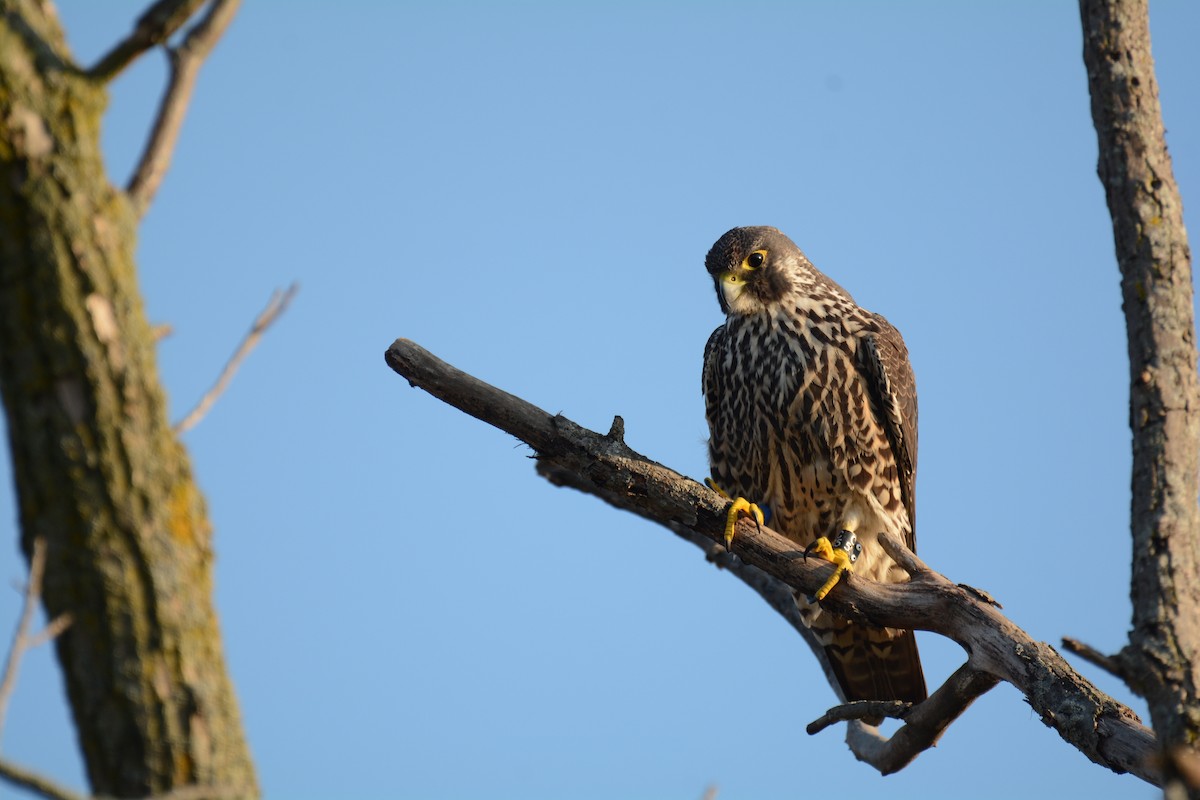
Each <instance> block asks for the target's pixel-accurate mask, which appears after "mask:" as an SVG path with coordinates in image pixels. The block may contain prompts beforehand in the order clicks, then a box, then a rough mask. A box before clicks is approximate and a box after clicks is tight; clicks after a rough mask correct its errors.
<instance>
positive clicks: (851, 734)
mask: <svg viewBox="0 0 1200 800" xmlns="http://www.w3.org/2000/svg"><path fill="white" fill-rule="evenodd" d="M998 682H999V679H998V678H997V677H996V676H994V675H989V674H987V673H985V672H981V671H979V670H977V669H975V668H974V667H972V666H971V664H970V661H968V662H967V663H966V664H964V665H962V666H961V667H959V668H958V669H957V670H955V671H954V673H953V674H952V675H951V676H950V677H949V678H947V679H946V682H945V683H943V684H942V685H941V686H940V687H938V689H937V691H935V692H934V693H933V694H931V695H930V696H929V698H928V699H927V700H925V701H924V702H921V703H918V704H916V705H915V706H912V707H911V708H909V709H907V710H905V711H904V712H903V715H902V717H901V718H902V719H903V720H904V725H903V726H902V727H901V728H900V729H899V730H897V731H896V732H895V733H894V734H892V736H891V738H890V739H887V738H884V737H883V736H881V735H879V733H878V732H877V731H876V730H874V729H873V728H870V727H867V726H864V725H852V726H850V727H849V729H848V730H847V731H846V744H848V745H849V746H850V749H851V750H852V751H853V752H854V755H855V756H856V757H857V758H858V760H859V761H865V762H866V763H868V764H870V765H871V766H873V767H875V769H877V770H879V772H880V774H882V775H890V774H892V773H893V772H899V771H900V770H902V769H904V768H905V767H907V766H908V765H909V764H911V763H912V761H913V760H914V759H915V758H916V757H917V756H919V755H920V754H921V753H923V752H925V751H926V750H928V749H929V748H931V747H933V746H934V745H935V744H937V742H938V739H940V738H942V734H943V733H944V732H945V731H946V728H948V727H950V723H952V722H954V720H956V719H958V718H959V717H960V716H962V714H963V712H964V711H966V710H967V708H969V707H970V705H971V704H972V703H973V702H975V699H976V698H977V697H979V696H980V695H982V694H984V693H986V692H988V691H990V690H991V689H992V687H994V686H995V685H996V684H997V683H998ZM846 708H847V707H846V706H840V707H839V708H835V709H831V710H830V711H829V712H828V713H827V714H826V715H825V717H828V716H830V715H831V714H838V713H842V714H848V713H850V710H849V709H848V710H847V711H841V710H840V709H846ZM882 713H885V715H887V714H886V712H882ZM825 717H822V718H821V719H820V720H817V722H814V723H812V725H809V731H808V732H809V733H816V731H814V730H813V726H815V725H817V723H818V722H821V721H822V720H824V719H825ZM856 717H857V718H859V719H861V717H860V716H857V715H856ZM826 724H828V723H826Z"/></svg>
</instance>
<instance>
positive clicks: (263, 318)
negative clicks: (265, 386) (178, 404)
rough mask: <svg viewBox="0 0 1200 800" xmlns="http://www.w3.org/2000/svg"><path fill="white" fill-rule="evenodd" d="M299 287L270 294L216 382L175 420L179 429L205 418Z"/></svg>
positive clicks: (186, 428)
mask: <svg viewBox="0 0 1200 800" xmlns="http://www.w3.org/2000/svg"><path fill="white" fill-rule="evenodd" d="M299 290H300V285H299V284H296V283H293V284H292V285H291V286H289V287H288V288H287V290H286V291H283V292H281V291H279V290H278V289H276V290H275V291H274V292H273V293H272V294H271V299H270V300H268V301H267V307H266V308H264V309H263V310H262V312H261V313H260V314H259V315H258V316H257V317H256V318H255V320H254V324H253V325H251V326H250V330H249V331H248V332H247V333H246V336H245V337H244V338H243V339H242V341H241V343H240V344H239V345H238V347H237V349H236V350H234V351H233V355H232V356H230V357H229V361H227V362H225V368H224V369H222V370H221V374H220V375H218V376H217V381H216V383H214V384H213V385H212V388H211V389H209V390H208V391H207V392H205V393H204V396H203V397H201V398H200V400H199V402H197V403H196V405H195V407H194V408H192V410H191V411H189V412H188V413H187V416H185V417H184V418H183V419H181V420H180V421H179V422H177V423H176V424H175V432H176V433H186V432H187V431H190V430H191V429H192V428H194V427H195V426H196V423H198V422H199V421H200V420H202V419H204V415H205V414H207V413H208V410H209V409H210V408H212V405H213V403H215V402H217V398H219V397H220V396H221V395H222V394H224V393H225V389H227V388H228V387H229V382H230V381H231V380H233V375H234V373H235V372H237V371H238V367H240V366H241V364H242V361H243V360H244V359H245V358H246V356H248V355H250V351H251V350H253V349H254V348H255V347H256V346H257V345H258V341H259V339H261V338H262V335H263V334H264V333H265V332H266V330H267V328H269V327H271V325H272V324H274V322H275V320H277V319H279V317H280V316H281V315H282V314H283V312H284V311H287V307H288V306H289V305H290V304H291V302H292V298H293V297H295V296H296V292H298V291H299Z"/></svg>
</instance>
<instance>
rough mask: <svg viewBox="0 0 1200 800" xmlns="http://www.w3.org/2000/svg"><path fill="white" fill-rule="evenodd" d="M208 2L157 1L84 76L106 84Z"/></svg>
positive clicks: (164, 39) (201, 0) (187, 0)
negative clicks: (130, 30) (131, 29)
mask: <svg viewBox="0 0 1200 800" xmlns="http://www.w3.org/2000/svg"><path fill="white" fill-rule="evenodd" d="M207 2H208V0H158V2H157V3H155V4H154V5H152V6H150V8H148V9H146V11H145V12H144V13H143V14H142V16H140V17H138V21H137V23H136V24H135V25H134V27H133V31H132V32H131V33H130V34H129V35H128V36H126V37H125V38H124V39H122V40H121V41H120V42H118V43H117V44H116V45H115V46H114V47H113V48H112V49H111V50H109V51H108V52H107V53H105V54H104V56H103V57H101V59H100V60H99V61H98V62H96V65H95V66H94V67H92V68H91V69H90V70H88V75H90V76H91V77H93V78H96V79H97V80H101V81H110V80H112V79H113V78H115V77H116V76H117V75H119V74H120V73H121V71H122V70H124V69H125V68H126V67H127V66H129V65H130V64H132V63H133V61H134V59H136V58H137V57H138V56H140V55H141V54H142V53H144V52H146V51H147V50H149V49H150V48H151V47H154V46H156V45H160V44H163V43H164V42H166V41H167V39H169V38H171V34H173V33H175V31H177V30H179V29H180V28H181V27H183V24H184V23H185V22H187V21H188V20H189V19H191V18H192V15H193V14H195V13H196V11H197V10H198V9H199V8H200V6H202V5H204V4H205V3H207Z"/></svg>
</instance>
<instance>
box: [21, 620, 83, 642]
mask: <svg viewBox="0 0 1200 800" xmlns="http://www.w3.org/2000/svg"><path fill="white" fill-rule="evenodd" d="M74 621H75V620H74V619H73V618H72V617H71V615H70V614H59V615H58V616H57V617H55V618H54V619H53V620H51V621H50V624H49V625H47V626H46V627H44V628H42V629H41V630H40V631H38V632H37V633H36V634H35V635H33V636H31V637H30V638H29V644H28V645H27V646H26V647H25V649H26V650H36V649H37V648H39V647H41V646H42V645H44V644H47V643H49V642H52V641H54V640H55V639H57V638H58V637H59V636H61V635H62V634H63V632H64V631H66V629H67V628H69V627H71V623H72V622H74Z"/></svg>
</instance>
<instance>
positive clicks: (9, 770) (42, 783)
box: [0, 758, 88, 800]
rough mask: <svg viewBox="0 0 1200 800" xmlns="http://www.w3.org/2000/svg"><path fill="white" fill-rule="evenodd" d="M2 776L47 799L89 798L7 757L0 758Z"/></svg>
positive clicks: (70, 799)
mask: <svg viewBox="0 0 1200 800" xmlns="http://www.w3.org/2000/svg"><path fill="white" fill-rule="evenodd" d="M0 778H3V779H4V780H6V781H8V782H9V783H11V784H12V785H13V786H18V787H20V788H22V789H24V790H26V791H28V792H31V793H33V794H36V795H38V796H39V797H44V798H46V800H88V798H87V795H82V794H79V793H78V792H75V791H72V790H71V789H68V788H67V787H65V786H62V785H60V784H58V783H55V782H54V781H52V780H50V779H49V778H47V777H45V776H43V775H39V774H38V773H36V772H34V771H32V770H28V769H25V768H24V767H22V766H20V765H18V764H14V763H12V762H11V761H9V760H8V759H6V758H0Z"/></svg>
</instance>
